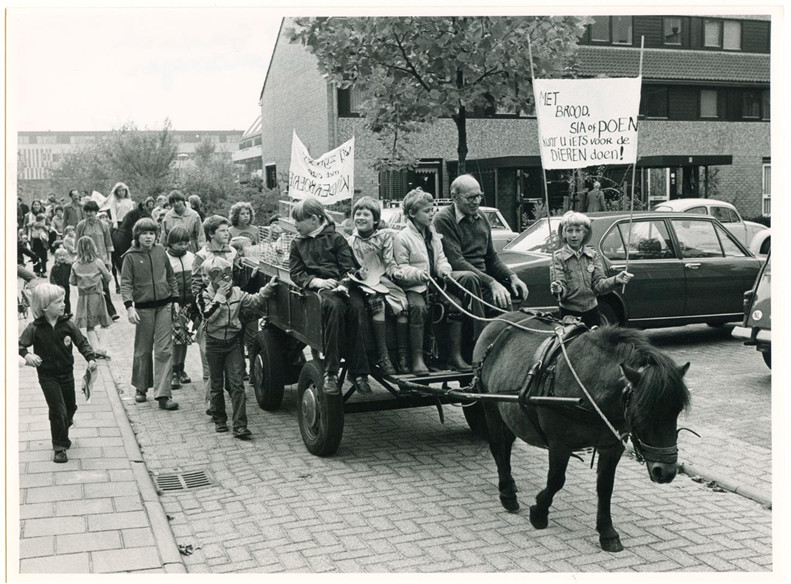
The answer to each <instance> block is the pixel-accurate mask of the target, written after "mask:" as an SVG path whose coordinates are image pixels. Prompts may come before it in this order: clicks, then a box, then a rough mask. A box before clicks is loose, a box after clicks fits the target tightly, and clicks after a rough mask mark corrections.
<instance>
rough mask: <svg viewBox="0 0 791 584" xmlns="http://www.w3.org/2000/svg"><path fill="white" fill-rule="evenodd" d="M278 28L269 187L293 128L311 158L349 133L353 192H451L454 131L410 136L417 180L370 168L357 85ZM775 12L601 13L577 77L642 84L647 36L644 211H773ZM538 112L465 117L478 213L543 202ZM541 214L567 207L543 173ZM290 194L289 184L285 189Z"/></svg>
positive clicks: (269, 105)
mask: <svg viewBox="0 0 791 584" xmlns="http://www.w3.org/2000/svg"><path fill="white" fill-rule="evenodd" d="M290 25H291V22H290V21H289V19H284V22H283V23H282V25H281V30H280V35H279V37H278V40H277V43H276V46H275V50H274V52H273V54H272V58H271V61H270V64H269V69H268V71H267V75H266V79H265V81H264V85H263V89H262V91H261V99H260V103H261V140H262V145H261V148H262V155H263V166H264V171H265V173H266V174H267V176H271V177H272V178H273V180H276V177H277V175H278V173H279V172H283V171H285V172H287V171H288V167H289V162H290V148H291V133H292V130H296V132H297V134H298V135H299V137H300V138H301V139H302V141H303V142H304V143H305V145H306V146H307V147H308V149H309V151H310V152H311V154H312V155H314V156H318V155H319V154H321V153H323V152H326V151H327V150H330V149H332V148H335V147H336V146H338V145H340V144H341V143H343V142H345V141H346V140H348V139H349V138H350V137H352V136H355V138H356V160H355V190H356V191H357V192H359V194H365V195H371V196H379V198H381V199H398V198H401V197H403V195H404V194H405V193H406V192H407V191H408V190H409V189H410V188H412V187H414V186H418V185H420V186H422V187H423V189H424V190H427V191H430V192H432V193H434V194H439V195H441V196H447V195H448V190H449V184H450V182H451V181H452V180H453V178H455V176H456V167H457V158H456V128H455V125H454V123H453V121H452V120H450V119H439V120H437V121H436V122H435V123H434V124H432V125H431V129H430V131H428V132H421V133H419V134H417V135H415V136H414V137H413V138H412V139H411V150H412V151H413V153H415V154H416V155H417V156H418V157H419V158H420V165H419V167H418V168H417V169H416V170H414V171H409V172H407V171H403V172H395V173H379V172H377V171H376V170H375V169H374V167H373V162H374V160H375V159H376V157H377V156H379V155H380V152H379V150H378V149H379V144H378V142H377V140H376V139H375V138H374V137H373V136H372V135H371V133H370V132H368V131H366V130H365V128H364V126H363V124H362V122H361V120H360V117H359V111H358V109H357V106H358V103H359V98H360V96H359V95H358V93H357V92H356V91H355V90H354V88H351V89H346V90H340V89H337V88H336V87H334V86H333V85H332V84H330V83H328V82H327V80H326V79H325V78H323V77H322V75H321V74H320V73H319V71H318V68H317V63H316V59H315V57H313V56H312V55H311V54H310V53H309V52H308V51H307V50H306V49H305V48H304V47H302V46H301V45H298V44H291V43H290V42H289V39H288V36H287V34H286V31H287V29H288V28H289V27H290ZM770 26H771V22H770V17H769V16H758V15H751V16H727V17H719V16H672V15H660V16H648V15H646V16H596V17H595V18H594V22H593V24H591V25H589V26H588V28H587V31H586V33H585V35H584V36H583V37H582V38H581V39H580V43H579V45H580V46H579V49H578V52H577V71H578V76H579V77H596V76H606V77H633V76H637V74H638V70H639V59H640V40H641V37H643V38H644V43H645V45H644V46H645V50H644V54H643V86H642V98H641V105H640V120H639V128H640V135H639V147H638V155H639V161H638V164H637V176H636V191H637V192H638V193H639V194H640V197H641V199H642V201H643V202H644V203H645V204H646V205H651V204H655V203H656V202H658V201H662V200H667V199H675V198H680V197H698V196H710V197H712V198H718V199H722V200H726V201H730V202H732V203H734V204H735V205H736V206H737V208H738V209H739V210H740V211H741V212H742V214H743V215H745V216H747V217H751V216H757V215H761V214H763V215H769V214H770V196H771V195H770V183H771V181H770V176H771V154H770V107H769V106H770V100H769V88H770ZM537 133H538V129H537V122H536V118H535V116H534V115H531V113H530V112H528V113H519V114H514V113H503V112H497V111H496V109H495V108H492V109H491V110H490V111H487V112H480V113H479V115H477V116H474V115H473V116H472V119H468V122H467V140H468V148H469V154H468V159H467V171H468V172H471V173H473V174H474V175H476V176H477V177H478V179H479V181H480V182H481V184H482V186H483V190H484V192H485V194H486V203H485V204H487V205H492V206H497V207H498V208H500V210H501V211H502V212H503V214H504V215H505V217H506V219H508V221H509V222H510V223H511V225H512V227H514V228H517V229H518V228H520V227H521V225H520V218H521V217H522V213H523V212H525V211H527V210H529V209H530V205H528V204H527V203H529V201H530V200H531V199H532V200H536V199H539V198H541V197H542V196H543V187H542V184H541V174H542V170H541V162H540V154H539V146H538V136H537ZM604 176H605V179H606V183H603V184H613V185H620V186H621V188H625V189H626V190H627V192H628V190H630V185H629V181H630V180H631V169H630V168H628V167H626V166H621V167H619V166H609V167H607V168H606V169H605V171H604ZM547 178H548V182H549V191H550V205H551V207H553V208H557V207H560V206H561V205H562V204H563V197H564V196H565V195H567V194H568V191H569V182H568V181H567V180H565V176H564V175H563V174H562V173H561V172H560V171H551V172H548V174H547ZM280 186H281V187H285V186H286V185H280Z"/></svg>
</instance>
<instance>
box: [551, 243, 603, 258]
mask: <svg viewBox="0 0 791 584" xmlns="http://www.w3.org/2000/svg"><path fill="white" fill-rule="evenodd" d="M558 253H559V255H560V257H561V258H562V259H564V260H567V259H569V258H571V257H575V256H577V253H576V252H575V251H574V250H573V249H571V247H569V244H566V245H564V246H563V247H561V248H560V250H559V251H558ZM594 253H595V250H594V249H593V248H592V247H591V246H589V245H583V246H582V249H580V252H579V255H580V256H583V255H586V256H588V257H589V258H590V259H593V255H594Z"/></svg>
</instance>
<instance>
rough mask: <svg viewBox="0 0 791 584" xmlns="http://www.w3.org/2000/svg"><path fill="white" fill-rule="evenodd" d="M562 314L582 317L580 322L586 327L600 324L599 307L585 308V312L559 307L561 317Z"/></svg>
mask: <svg viewBox="0 0 791 584" xmlns="http://www.w3.org/2000/svg"><path fill="white" fill-rule="evenodd" d="M564 316H577V317H579V318H580V319H582V323H583V324H584V325H585V326H587V327H588V328H592V327H594V326H601V314H600V313H599V307H598V306H595V307H593V308H591V309H590V310H586V311H585V312H580V311H578V310H569V309H568V308H563V307H562V306H561V307H560V317H561V318H563V317H564Z"/></svg>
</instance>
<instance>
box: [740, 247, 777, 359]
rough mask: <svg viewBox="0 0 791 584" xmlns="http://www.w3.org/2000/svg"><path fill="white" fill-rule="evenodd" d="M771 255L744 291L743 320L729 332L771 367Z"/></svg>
mask: <svg viewBox="0 0 791 584" xmlns="http://www.w3.org/2000/svg"><path fill="white" fill-rule="evenodd" d="M771 262H772V257H771V254H769V256H767V258H766V263H765V264H764V265H763V267H762V268H761V271H760V272H759V273H758V277H757V278H756V279H755V285H754V286H753V287H752V288H751V289H750V290H748V291H747V292H745V293H744V320H743V321H742V326H737V327H734V328H733V332H732V333H731V334H732V335H733V336H734V337H736V338H737V339H744V344H745V345H750V346H755V348H756V349H757V350H758V351H760V352H761V356H762V357H763V358H764V363H766V365H767V367H769V368H770V369H771V368H772V268H771Z"/></svg>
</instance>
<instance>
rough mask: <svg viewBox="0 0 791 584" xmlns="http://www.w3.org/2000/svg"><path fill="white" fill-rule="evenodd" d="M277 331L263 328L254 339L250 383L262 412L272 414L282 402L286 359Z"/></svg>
mask: <svg viewBox="0 0 791 584" xmlns="http://www.w3.org/2000/svg"><path fill="white" fill-rule="evenodd" d="M281 336H282V335H279V334H278V333H277V331H275V330H274V329H271V328H265V329H263V330H261V331H260V332H259V333H258V336H257V337H256V348H257V350H256V353H255V357H254V358H253V371H252V376H251V379H250V381H251V382H252V385H253V392H254V393H255V399H256V401H257V402H258V405H259V406H261V409H262V410H266V411H268V412H274V411H275V410H277V409H278V408H279V407H280V404H281V402H282V401H283V387H284V383H285V382H284V376H285V369H286V359H285V357H284V355H283V351H282V349H281V347H282V344H281V343H280V340H281V339H280V337H281Z"/></svg>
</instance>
